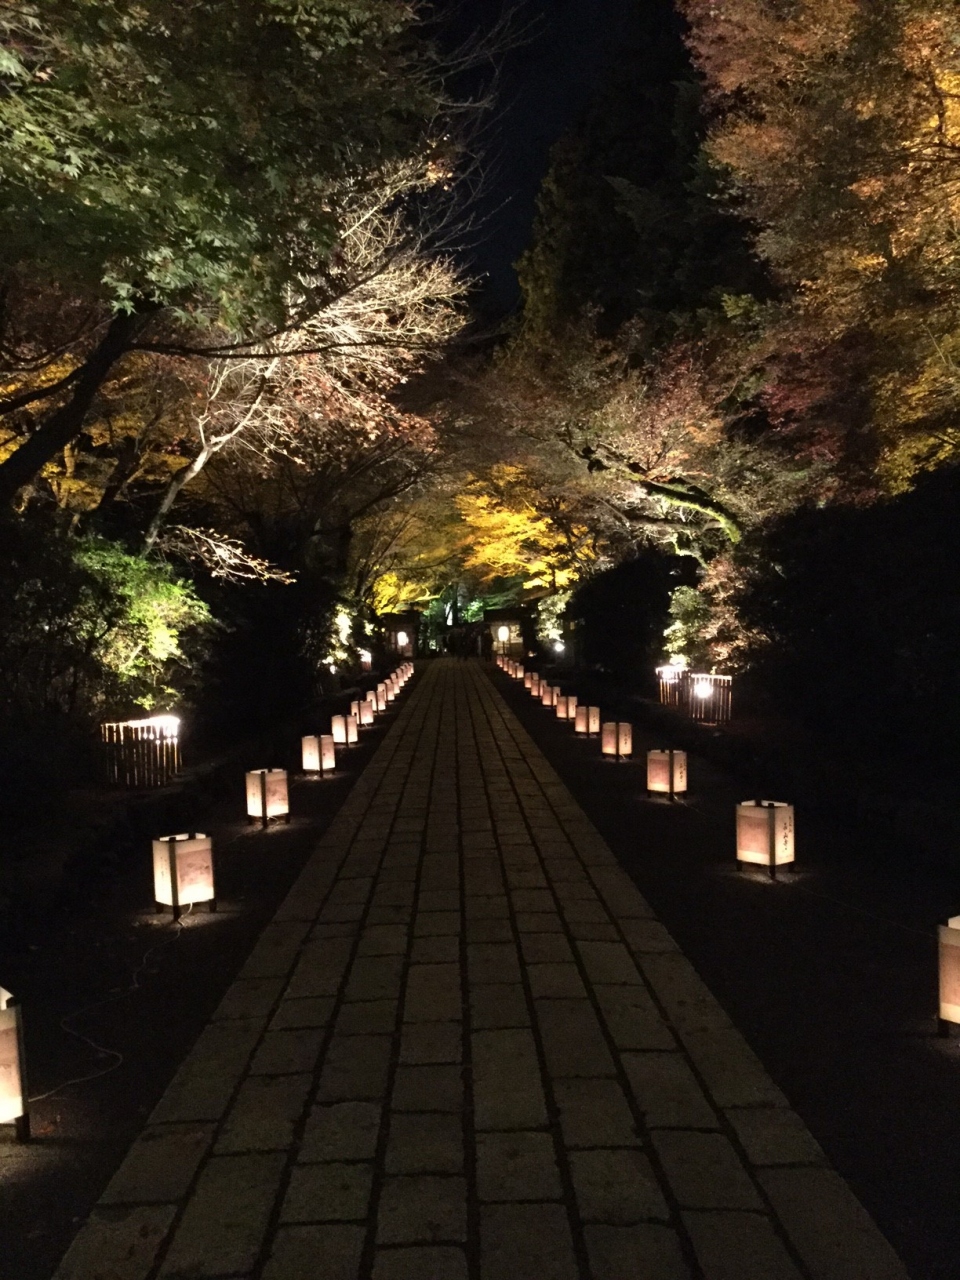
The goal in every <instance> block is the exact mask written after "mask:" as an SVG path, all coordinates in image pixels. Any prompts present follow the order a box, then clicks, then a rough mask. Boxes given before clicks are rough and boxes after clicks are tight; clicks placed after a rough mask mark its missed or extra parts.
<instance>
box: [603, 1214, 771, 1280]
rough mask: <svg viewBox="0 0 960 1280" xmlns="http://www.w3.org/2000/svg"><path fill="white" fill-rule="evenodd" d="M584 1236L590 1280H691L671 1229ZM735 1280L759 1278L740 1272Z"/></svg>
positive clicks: (618, 1229)
mask: <svg viewBox="0 0 960 1280" xmlns="http://www.w3.org/2000/svg"><path fill="white" fill-rule="evenodd" d="M583 1234H584V1237H585V1239H586V1242H587V1252H588V1254H589V1255H590V1267H591V1270H592V1271H593V1280H691V1274H690V1269H689V1267H688V1266H687V1264H686V1262H685V1261H684V1258H683V1251H682V1249H681V1248H680V1241H679V1239H678V1237H677V1233H676V1231H674V1230H672V1229H671V1228H670V1227H662V1226H654V1225H652V1224H649V1223H645V1224H643V1225H641V1226H635V1227H607V1226H588V1227H586V1228H585V1230H584V1233H583ZM734 1257H736V1253H734ZM711 1280H712V1277H711ZM737 1280H758V1278H757V1277H754V1276H753V1274H752V1273H750V1272H748V1271H746V1270H742V1271H739V1272H738V1273H737ZM783 1280H788V1278H787V1276H784V1278H783Z"/></svg>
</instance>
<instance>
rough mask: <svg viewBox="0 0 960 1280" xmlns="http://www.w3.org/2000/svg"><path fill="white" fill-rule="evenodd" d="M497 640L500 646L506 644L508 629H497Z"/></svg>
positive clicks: (508, 637)
mask: <svg viewBox="0 0 960 1280" xmlns="http://www.w3.org/2000/svg"><path fill="white" fill-rule="evenodd" d="M497 639H498V640H499V641H500V643H501V644H506V643H507V641H508V640H509V639H510V628H509V627H497Z"/></svg>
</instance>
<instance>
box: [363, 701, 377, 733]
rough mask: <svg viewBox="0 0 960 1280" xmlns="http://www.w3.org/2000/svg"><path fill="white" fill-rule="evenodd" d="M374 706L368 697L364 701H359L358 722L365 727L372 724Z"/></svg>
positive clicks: (374, 712)
mask: <svg viewBox="0 0 960 1280" xmlns="http://www.w3.org/2000/svg"><path fill="white" fill-rule="evenodd" d="M375 714H376V707H375V706H374V704H373V702H371V701H370V699H369V698H368V699H367V700H366V701H365V702H361V703H360V723H361V724H362V725H364V726H365V727H366V726H368V725H371V724H373V720H374V716H375Z"/></svg>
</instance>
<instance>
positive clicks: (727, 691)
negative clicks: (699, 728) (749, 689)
mask: <svg viewBox="0 0 960 1280" xmlns="http://www.w3.org/2000/svg"><path fill="white" fill-rule="evenodd" d="M657 680H658V682H659V685H660V702H661V703H662V705H663V706H665V707H676V708H677V710H678V711H682V712H683V713H684V714H685V715H688V716H689V717H690V718H691V719H692V720H699V721H701V722H702V723H704V724H727V723H728V722H729V721H730V719H731V717H732V715H733V677H732V676H718V675H714V674H713V673H712V672H703V671H687V670H686V669H684V668H682V667H676V666H672V665H667V666H664V667H657Z"/></svg>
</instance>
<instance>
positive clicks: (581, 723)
mask: <svg viewBox="0 0 960 1280" xmlns="http://www.w3.org/2000/svg"><path fill="white" fill-rule="evenodd" d="M573 727H574V729H575V730H576V732H577V733H586V732H587V708H586V707H577V709H576V711H575V713H574V717H573Z"/></svg>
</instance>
